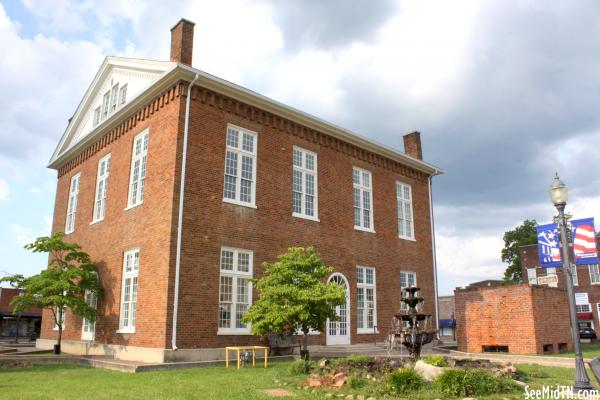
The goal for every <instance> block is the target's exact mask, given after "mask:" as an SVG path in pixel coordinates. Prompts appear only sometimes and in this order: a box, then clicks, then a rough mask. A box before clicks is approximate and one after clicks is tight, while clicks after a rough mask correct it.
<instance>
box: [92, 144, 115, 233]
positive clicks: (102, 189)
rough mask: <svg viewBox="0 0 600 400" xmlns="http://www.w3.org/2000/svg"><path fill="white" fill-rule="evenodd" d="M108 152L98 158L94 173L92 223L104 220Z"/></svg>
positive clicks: (108, 167)
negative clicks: (96, 168) (94, 191)
mask: <svg viewBox="0 0 600 400" xmlns="http://www.w3.org/2000/svg"><path fill="white" fill-rule="evenodd" d="M110 157H111V155H110V153H108V154H107V155H105V156H104V157H102V158H101V159H100V160H98V172H97V173H96V195H95V196H94V216H93V219H92V224H94V223H96V222H100V221H102V220H104V215H105V214H106V199H107V194H108V176H109V175H110Z"/></svg>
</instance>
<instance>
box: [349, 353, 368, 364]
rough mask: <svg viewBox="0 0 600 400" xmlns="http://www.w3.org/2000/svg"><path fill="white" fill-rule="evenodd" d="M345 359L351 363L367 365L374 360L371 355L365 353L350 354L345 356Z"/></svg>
mask: <svg viewBox="0 0 600 400" xmlns="http://www.w3.org/2000/svg"><path fill="white" fill-rule="evenodd" d="M346 360H348V362H350V363H352V364H358V365H367V364H371V363H372V362H373V361H374V359H373V357H371V356H367V355H365V354H350V355H349V356H348V357H346Z"/></svg>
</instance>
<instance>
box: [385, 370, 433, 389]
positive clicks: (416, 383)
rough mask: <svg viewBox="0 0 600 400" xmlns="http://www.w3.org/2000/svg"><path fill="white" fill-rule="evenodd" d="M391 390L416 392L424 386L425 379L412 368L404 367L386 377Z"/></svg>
mask: <svg viewBox="0 0 600 400" xmlns="http://www.w3.org/2000/svg"><path fill="white" fill-rule="evenodd" d="M386 380H387V384H388V388H389V391H391V392H392V393H396V394H404V393H408V392H414V391H417V390H419V389H421V387H423V384H424V381H423V378H421V375H419V374H417V373H416V372H415V371H414V370H413V369H411V368H402V369H400V370H399V371H396V372H392V373H391V374H389V375H388V376H387V378H386Z"/></svg>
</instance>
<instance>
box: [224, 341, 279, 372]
mask: <svg viewBox="0 0 600 400" xmlns="http://www.w3.org/2000/svg"><path fill="white" fill-rule="evenodd" d="M230 350H232V351H237V367H238V369H240V350H252V366H255V365H256V350H263V351H264V354H265V368H267V360H268V355H267V352H268V351H269V348H268V347H266V346H233V347H225V368H229V351H230Z"/></svg>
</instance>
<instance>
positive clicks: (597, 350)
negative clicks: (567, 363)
mask: <svg viewBox="0 0 600 400" xmlns="http://www.w3.org/2000/svg"><path fill="white" fill-rule="evenodd" d="M581 351H582V353H583V358H596V357H600V343H583V344H582V345H581ZM548 356H555V357H575V353H574V352H572V351H568V352H566V353H560V354H548Z"/></svg>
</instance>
